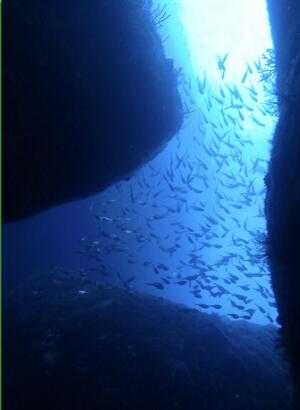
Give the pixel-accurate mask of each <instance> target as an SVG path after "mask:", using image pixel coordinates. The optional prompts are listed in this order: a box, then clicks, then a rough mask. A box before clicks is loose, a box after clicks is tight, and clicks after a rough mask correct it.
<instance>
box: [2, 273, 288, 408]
mask: <svg viewBox="0 0 300 410" xmlns="http://www.w3.org/2000/svg"><path fill="white" fill-rule="evenodd" d="M85 292H87V293H85ZM4 318H5V319H6V320H5V322H4V341H3V342H4V377H3V380H4V399H5V403H4V407H5V408H9V409H10V410H17V409H25V408H26V409H27V408H28V409H29V408H30V409H32V410H35V409H41V408H42V409H44V410H48V409H49V410H50V409H51V410H53V409H64V410H68V409H72V410H77V409H90V410H93V409H99V408H103V409H107V410H108V409H109V410H113V409H116V410H122V409H131V410H133V409H149V410H153V409H156V410H166V409H170V410H173V409H174V410H175V409H182V410H186V409H189V410H198V409H209V410H211V409H214V410H221V409H222V410H241V409H243V410H266V409H270V410H285V409H291V408H292V407H291V404H290V386H291V383H290V380H289V377H288V373H287V368H286V364H285V363H284V361H283V359H282V358H281V357H280V352H279V350H278V348H275V345H276V343H277V342H276V340H277V338H278V335H277V330H276V328H274V327H272V326H265V327H264V326H258V325H253V324H250V323H247V322H232V321H228V320H226V321H222V320H221V319H220V318H219V317H217V316H210V315H206V314H203V313H200V312H198V311H196V310H191V309H188V308H186V307H184V306H181V305H176V304H173V303H170V302H167V301H165V300H163V299H160V298H156V297H152V296H149V295H143V294H139V293H136V292H134V291H131V290H124V289H120V288H105V287H99V286H98V287H95V286H94V285H93V284H92V283H88V280H87V279H86V277H85V276H84V277H80V272H79V274H77V273H76V272H75V271H72V270H70V269H60V270H57V271H52V272H50V274H43V275H41V276H36V277H33V278H32V279H31V280H27V281H26V282H25V283H24V285H20V286H19V288H18V289H16V290H14V291H12V292H11V293H10V294H8V293H6V301H5V305H4ZM6 406H7V407H6Z"/></svg>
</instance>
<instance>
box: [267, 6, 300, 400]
mask: <svg viewBox="0 0 300 410" xmlns="http://www.w3.org/2000/svg"><path fill="white" fill-rule="evenodd" d="M268 7H269V15H270V20H271V24H272V34H273V39H274V47H275V55H276V70H277V94H278V99H279V122H278V125H277V128H276V131H275V136H274V141H273V147H272V152H271V160H270V164H269V169H268V174H267V177H266V185H267V196H266V206H265V211H266V217H267V229H268V239H267V253H268V257H269V262H270V268H271V275H272V284H273V289H274V293H275V296H276V300H277V304H278V309H279V322H280V324H281V325H282V330H281V334H282V341H283V343H284V345H285V348H286V351H287V353H288V356H289V358H290V362H291V366H292V373H293V375H294V378H295V382H296V388H297V390H298V392H297V395H298V401H299V403H298V406H299V408H300V400H299V397H300V395H299V392H300V242H299V234H300V213H299V209H300V182H299V181H300V138H299V136H300V135H299V134H300V131H299V130H300V127H299V124H300V123H299V121H300V3H299V2H298V1H286V0H280V1H272V0H269V1H268Z"/></svg>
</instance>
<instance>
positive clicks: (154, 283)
mask: <svg viewBox="0 0 300 410" xmlns="http://www.w3.org/2000/svg"><path fill="white" fill-rule="evenodd" d="M147 285H149V286H153V287H154V288H156V289H159V290H163V289H164V288H165V287H164V285H163V284H162V283H161V282H152V283H147Z"/></svg>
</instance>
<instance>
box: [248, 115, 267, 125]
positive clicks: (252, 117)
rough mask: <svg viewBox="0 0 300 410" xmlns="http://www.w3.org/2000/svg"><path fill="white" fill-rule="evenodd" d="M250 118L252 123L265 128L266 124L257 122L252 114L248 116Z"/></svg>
mask: <svg viewBox="0 0 300 410" xmlns="http://www.w3.org/2000/svg"><path fill="white" fill-rule="evenodd" d="M250 118H251V119H252V121H253V122H254V123H255V124H257V125H259V126H260V127H265V126H266V124H264V123H263V122H261V121H259V120H258V119H257V118H256V117H255V116H254V115H253V114H252V115H251V116H250Z"/></svg>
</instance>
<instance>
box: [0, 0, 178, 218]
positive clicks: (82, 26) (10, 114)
mask: <svg viewBox="0 0 300 410" xmlns="http://www.w3.org/2000/svg"><path fill="white" fill-rule="evenodd" d="M2 79H3V107H4V109H3V118H4V119H3V127H4V128H3V173H4V179H3V182H4V190H3V199H4V204H3V215H4V220H5V221H12V220H15V219H19V218H23V217H27V216H29V215H32V214H35V213H37V212H40V211H42V210H44V209H47V208H49V207H51V206H54V205H59V204H61V203H64V202H67V201H72V200H75V199H79V198H83V197H85V196H88V195H91V194H94V193H97V192H99V191H101V190H103V189H105V188H106V187H108V186H109V185H110V184H112V183H114V182H117V181H118V180H120V179H122V178H126V177H128V176H129V175H130V174H131V173H132V172H134V170H135V169H136V168H138V167H139V166H140V165H142V164H143V163H144V162H145V161H146V160H148V159H150V158H151V157H153V156H154V155H155V154H156V153H157V152H158V151H159V150H161V149H162V147H163V146H164V145H165V143H166V142H167V141H168V140H169V139H170V138H171V137H172V136H173V135H174V134H175V133H176V131H178V129H179V128H180V126H181V124H182V120H183V114H182V108H181V102H180V97H179V94H178V91H177V73H176V71H175V70H174V67H173V63H172V60H169V59H166V58H165V55H164V51H163V47H162V43H161V40H160V37H159V36H158V34H157V32H156V29H155V23H154V21H153V18H152V15H151V12H150V2H149V1H147V0H145V1H140V0H109V1H103V0H102V1H97V0H91V1H88V2H87V3H83V2H82V1H79V0H74V1H69V0H67V1H57V0H56V1H55V0H54V1H49V0H47V1H42V2H36V1H33V0H29V1H28V0H11V1H6V2H4V4H3V77H2Z"/></svg>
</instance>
